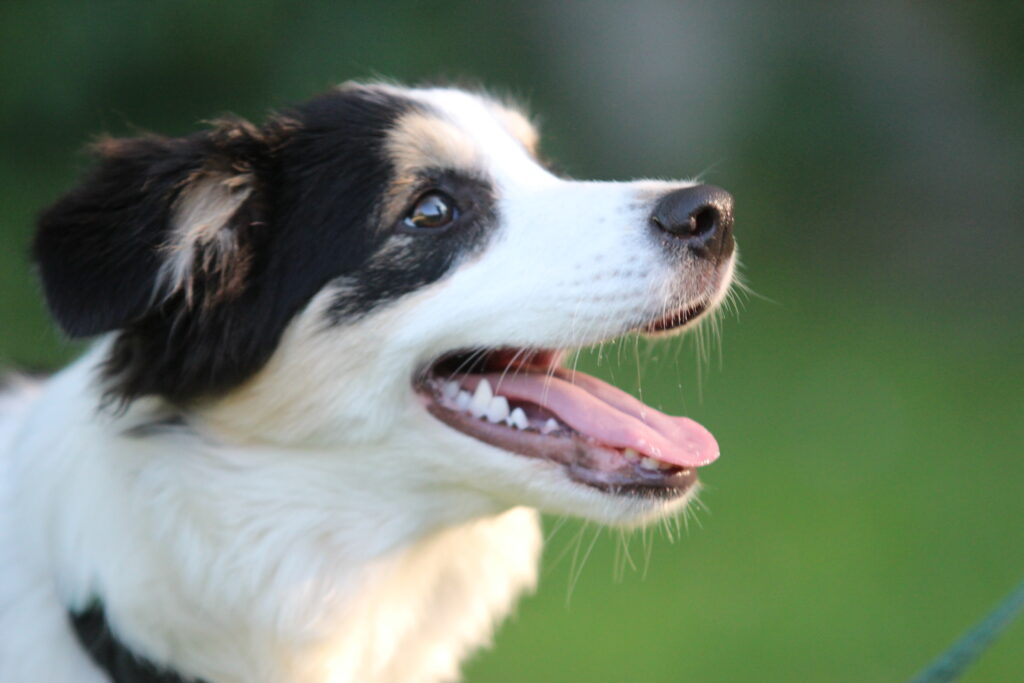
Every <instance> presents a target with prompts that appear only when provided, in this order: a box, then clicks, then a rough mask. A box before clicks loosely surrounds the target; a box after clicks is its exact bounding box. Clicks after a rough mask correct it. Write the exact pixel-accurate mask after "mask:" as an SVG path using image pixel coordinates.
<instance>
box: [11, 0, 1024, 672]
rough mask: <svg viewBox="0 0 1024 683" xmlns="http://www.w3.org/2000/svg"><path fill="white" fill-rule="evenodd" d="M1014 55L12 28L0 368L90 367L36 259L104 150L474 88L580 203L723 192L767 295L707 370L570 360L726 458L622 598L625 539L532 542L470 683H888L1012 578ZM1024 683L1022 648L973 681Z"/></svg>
mask: <svg viewBox="0 0 1024 683" xmlns="http://www.w3.org/2000/svg"><path fill="white" fill-rule="evenodd" d="M1022 25H1024V13H1022V10H1021V5H1020V4H1019V3H1009V2H1007V3H999V2H991V3H985V4H984V5H982V4H980V3H974V4H966V5H963V4H962V5H949V6H925V5H920V4H918V5H906V6H903V5H900V4H897V3H866V4H858V5H857V6H856V7H854V6H838V5H837V6H834V7H831V8H829V7H824V6H822V7H817V8H814V7H799V8H798V7H796V6H790V7H789V8H779V7H771V8H769V7H767V6H764V5H761V4H759V3H753V2H744V1H742V0H730V1H728V2H722V3H716V4H714V5H713V6H705V5H691V4H688V3H672V2H667V1H666V2H656V1H646V0H645V1H641V2H637V3H629V4H626V3H615V2H611V1H610V0H608V1H605V0H594V1H592V2H578V1H570V2H564V3H542V2H532V1H530V2H520V3H515V4H505V3H493V2H468V1H465V2H447V3H434V2H410V1H406V2H398V3H376V4H375V3H364V2H351V3H337V2H325V1H312V2H306V3H301V4H298V3H292V4H285V3H272V2H244V3H243V2H240V1H235V0H227V1H224V2H218V3H203V2H198V1H195V2H190V1H169V0H168V1H162V2H151V3H127V2H112V1H109V0H98V1H97V2H90V3H84V2H71V1H70V0H46V1H42V2H37V3H31V4H29V3H5V4H3V5H2V6H0V76H2V79H3V87H2V88H0V143H2V147H0V364H2V365H13V366H20V367H28V368H55V367H57V366H58V365H59V364H60V363H62V362H65V361H66V360H68V359H70V358H71V357H73V356H74V355H75V353H77V352H78V348H77V347H75V346H73V345H70V344H68V343H66V342H65V341H63V340H61V339H60V338H59V337H58V336H57V335H56V333H55V332H54V331H53V330H52V328H51V326H50V324H49V323H48V321H47V319H46V316H45V313H44V311H43V308H42V304H41V302H40V298H39V295H38V288H37V286H36V285H35V283H34V281H33V278H32V274H31V269H30V267H29V265H28V263H27V259H26V257H25V253H26V244H27V240H28V237H29V235H30V231H31V226H32V222H33V219H34V215H35V214H36V212H37V211H38V210H39V209H41V208H42V207H43V206H45V205H46V204H47V203H48V202H50V201H52V200H53V199H54V198H55V197H56V196H58V194H59V193H60V192H61V191H63V190H65V189H67V188H68V187H69V186H70V184H71V183H72V182H73V180H74V178H75V177H76V175H77V174H78V173H79V172H80V171H81V169H82V168H83V167H84V166H85V159H84V158H83V157H82V156H81V155H80V154H78V152H77V150H78V149H79V148H80V147H81V146H82V144H83V143H85V142H86V141H88V139H89V138H90V136H92V135H94V134H96V133H99V132H102V131H106V132H112V133H114V134H130V133H132V132H133V131H135V130H138V129H149V130H157V131H160V132H164V133H170V134H181V133H185V132H188V131H190V130H194V129H195V128H196V126H197V125H199V124H198V122H199V121H200V120H201V119H204V118H208V117H211V116H214V115H216V114H219V113H221V112H223V111H226V110H231V111H235V112H237V113H239V114H242V115H246V116H250V117H253V118H256V119H259V118H260V117H261V116H262V112H264V111H266V110H267V109H269V108H273V107H279V106H282V105H284V104H286V103H288V102H290V101H294V100H297V99H301V98H304V97H306V96H308V95H310V94H313V93H315V92H317V91H319V90H321V89H323V88H325V87H328V86H329V85H330V84H331V83H334V82H337V81H341V80H344V79H348V78H368V77H373V76H374V75H376V74H382V75H386V76H389V77H394V78H397V79H400V80H404V81H419V80H422V79H429V78H435V77H438V76H441V77H452V76H455V77H463V76H467V77H470V78H472V79H479V80H480V81H482V82H485V83H487V84H488V85H491V86H495V87H499V88H503V89H506V90H509V91H511V92H514V93H517V94H519V95H520V96H521V97H522V98H523V99H526V100H528V101H529V103H530V105H531V106H532V108H533V109H534V110H535V111H537V112H539V113H541V114H543V121H542V123H543V129H544V131H545V133H546V135H545V139H546V153H547V154H548V155H549V156H551V157H554V158H555V159H556V160H558V161H559V162H561V163H562V165H563V166H564V167H565V168H566V169H567V170H568V171H569V172H571V173H573V174H574V175H577V176H579V177H604V178H628V177H635V176H664V177H680V176H692V175H695V174H702V177H703V178H704V179H705V180H707V181H709V182H713V183H715V184H719V185H722V186H724V187H726V188H728V189H729V190H730V191H732V192H733V194H734V195H735V196H736V198H737V214H738V226H737V232H738V238H739V243H740V248H741V252H742V256H743V261H744V264H745V268H744V270H745V273H746V276H747V280H748V281H749V282H750V284H751V286H752V287H753V289H754V290H755V291H756V292H757V293H758V294H759V296H756V297H749V298H748V299H747V300H746V301H745V303H744V304H743V305H742V306H741V309H740V311H739V312H738V314H732V315H728V316H726V317H724V318H723V321H722V337H721V343H720V346H715V348H714V349H713V351H714V352H713V353H711V354H710V356H711V360H710V361H709V362H706V363H699V362H698V361H697V358H696V355H697V354H696V353H695V352H694V349H693V348H692V347H693V346H694V343H693V340H692V339H684V340H681V341H674V342H668V343H663V344H659V345H653V346H648V345H644V346H643V347H642V348H641V349H640V350H639V357H640V359H641V361H642V362H640V363H639V364H638V363H637V357H638V355H637V354H638V352H637V350H636V349H635V348H634V346H633V343H632V342H625V343H624V344H623V345H622V346H621V348H615V347H611V348H609V347H606V348H605V350H604V352H603V353H602V354H600V355H599V354H597V353H596V352H594V353H588V354H585V355H584V357H583V358H582V360H581V363H582V366H583V367H584V368H585V369H588V370H590V371H594V372H596V373H598V374H601V375H603V376H605V377H609V378H613V379H614V380H615V381H616V383H618V384H619V385H621V386H623V387H625V388H628V389H631V390H638V388H639V387H640V386H642V387H643V393H644V398H645V400H647V401H648V402H650V403H652V404H654V405H657V406H661V407H663V408H664V409H666V410H668V411H670V412H679V413H686V414H688V415H691V416H693V417H695V418H696V419H698V420H700V421H701V422H703V423H704V424H706V425H707V426H708V427H709V428H710V429H711V430H712V431H713V432H714V433H715V434H716V435H717V436H718V438H719V441H720V443H721V446H722V452H723V457H722V459H721V460H720V461H719V462H718V463H716V464H715V465H714V466H713V467H711V468H709V469H708V470H706V473H705V474H704V475H703V480H704V481H705V484H706V488H705V491H704V493H703V494H702V497H701V500H702V503H703V505H702V507H701V508H700V509H695V511H694V513H693V514H692V515H691V516H690V518H689V520H688V525H687V527H688V528H681V529H678V530H677V529H676V528H675V527H671V528H661V529H652V530H651V531H650V532H649V533H648V534H647V535H646V538H645V537H643V536H641V535H640V534H635V535H633V536H631V537H629V538H628V539H627V540H628V549H629V551H628V554H629V557H630V558H631V560H632V563H633V564H635V565H636V568H635V569H634V568H632V567H630V562H629V561H626V560H624V557H625V555H624V550H623V546H624V544H626V543H627V540H624V539H623V538H621V537H620V535H619V534H618V532H613V531H607V530H605V531H603V532H599V531H598V530H597V529H596V528H595V527H592V526H591V527H584V526H583V525H581V524H579V523H577V522H575V521H568V522H564V523H562V522H561V521H559V520H547V526H548V528H549V532H554V533H553V538H552V539H551V542H550V543H549V544H548V548H547V552H546V556H545V566H544V571H543V578H542V582H541V586H540V590H539V592H538V594H537V595H535V596H533V597H531V598H529V599H527V600H526V601H524V602H523V603H522V605H521V606H520V609H519V610H518V613H517V615H516V617H515V618H514V619H512V620H511V621H509V622H508V623H506V624H505V625H504V626H503V627H502V629H501V630H500V632H499V634H498V637H497V640H496V647H495V648H494V649H493V650H489V651H486V652H483V653H480V654H479V655H477V656H476V657H474V659H473V660H472V661H471V662H470V664H469V665H468V667H467V669H466V678H467V680H468V681H472V682H485V681H524V680H530V681H576V680H580V681H583V680H587V681H619V680H635V681H892V680H904V679H907V678H909V677H910V676H911V675H912V674H913V673H914V672H915V671H917V670H918V669H919V668H921V667H922V666H924V664H925V663H926V662H928V661H929V660H930V659H931V658H932V657H933V656H935V655H936V654H938V653H939V652H941V651H942V650H943V649H944V648H945V647H946V645H947V644H948V643H949V642H951V641H952V639H953V638H955V637H956V636H957V635H958V634H959V633H960V632H962V631H963V630H964V629H965V628H967V626H968V625H969V624H971V623H972V622H974V621H975V620H976V619H978V618H980V617H981V616H982V615H983V614H984V613H985V612H986V611H987V610H988V609H989V607H990V606H991V605H992V604H993V603H994V602H996V601H997V600H998V599H999V598H1000V597H1001V595H1003V594H1004V593H1005V592H1006V591H1008V590H1009V589H1010V588H1011V587H1012V586H1013V585H1014V584H1015V583H1016V582H1017V581H1019V580H1020V578H1021V577H1022V576H1024V543H1022V519H1024V495H1022V492H1021V489H1022V485H1024V420H1022V414H1021V413H1022V406H1024V401H1022V392H1021V386H1022V385H1024V354H1022V353H1021V339H1022V332H1024V322H1022V320H1021V311H1022V306H1021V304H1022V297H1021V294H1022V291H1024V288H1022V285H1024V281H1022V278H1021V275H1020V271H1021V266H1020V263H1021V256H1022V254H1024V230H1022V228H1024V225H1022V221H1021V216H1022V215H1024V192H1022V191H1021V188H1022V187H1024V182H1022V181H1024V164H1022V160H1024V138H1022V133H1021V121H1024V38H1022V34H1021V32H1020V30H1019V29H1020V26H1022ZM719 348H720V352H721V353H720V357H721V361H719V354H718V349H719ZM638 367H639V369H638ZM556 527H557V531H556ZM559 556H562V559H561V560H560V561H559V560H558V558H559ZM574 556H575V561H574V559H573V558H574ZM584 556H585V557H586V561H585V562H584V561H583V559H584ZM623 565H625V567H623ZM570 586H571V590H570ZM425 628H429V625H425ZM1022 672H1024V623H1018V624H1016V625H1014V626H1013V627H1012V628H1011V629H1010V631H1008V632H1007V633H1006V635H1005V636H1004V638H1003V639H1002V640H1001V641H1000V642H999V643H998V644H997V645H996V647H994V648H993V649H992V650H991V652H989V653H988V654H986V656H985V657H984V659H983V660H982V661H981V663H980V664H979V665H978V666H977V667H976V668H974V669H972V670H971V672H970V673H969V675H968V676H967V677H966V680H969V681H976V682H977V681H1011V680H1021V679H1022V678H1024V673H1022Z"/></svg>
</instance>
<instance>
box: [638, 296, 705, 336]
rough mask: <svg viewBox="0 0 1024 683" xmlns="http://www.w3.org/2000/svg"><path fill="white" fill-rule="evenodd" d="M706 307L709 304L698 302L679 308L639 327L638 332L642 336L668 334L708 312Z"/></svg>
mask: <svg viewBox="0 0 1024 683" xmlns="http://www.w3.org/2000/svg"><path fill="white" fill-rule="evenodd" d="M708 307H709V304H708V302H707V301H698V302H697V303H695V304H686V305H684V306H680V307H679V308H677V309H676V310H674V311H672V312H671V313H668V314H666V315H664V316H662V317H661V318H658V319H657V320H655V321H654V322H651V323H647V324H646V325H643V326H641V327H640V328H639V331H640V332H641V333H644V334H657V333H659V332H668V331H670V330H675V329H678V328H680V327H683V326H684V325H688V324H690V323H691V322H693V321H694V320H696V319H697V318H699V317H700V316H701V315H702V314H703V313H704V312H705V311H707V310H708Z"/></svg>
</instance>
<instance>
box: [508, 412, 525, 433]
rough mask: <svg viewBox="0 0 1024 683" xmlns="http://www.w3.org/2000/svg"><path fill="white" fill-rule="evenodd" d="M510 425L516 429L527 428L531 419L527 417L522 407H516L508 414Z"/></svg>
mask: <svg viewBox="0 0 1024 683" xmlns="http://www.w3.org/2000/svg"><path fill="white" fill-rule="evenodd" d="M508 425H509V426H510V427H515V428H516V429H526V428H527V427H529V426H530V420H529V418H527V417H526V413H525V412H523V409H522V408H516V409H515V410H513V411H512V414H511V415H509V416H508Z"/></svg>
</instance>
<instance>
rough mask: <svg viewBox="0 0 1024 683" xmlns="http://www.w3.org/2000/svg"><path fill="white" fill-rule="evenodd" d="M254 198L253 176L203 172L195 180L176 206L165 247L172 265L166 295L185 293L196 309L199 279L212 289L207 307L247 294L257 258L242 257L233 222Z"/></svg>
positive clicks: (167, 267) (166, 271)
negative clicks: (246, 284)
mask: <svg viewBox="0 0 1024 683" xmlns="http://www.w3.org/2000/svg"><path fill="white" fill-rule="evenodd" d="M251 193H252V177H251V176H250V175H248V174H236V175H227V174H224V173H217V172H203V171H201V172H198V173H196V174H194V175H193V176H192V177H190V178H189V181H188V184H187V186H186V187H185V189H184V190H182V192H181V194H180V195H179V197H178V199H177V200H176V201H175V203H174V208H173V210H172V214H171V232H172V237H171V240H170V241H169V242H168V243H167V244H166V245H165V247H164V250H165V252H166V258H167V261H166V262H165V264H164V267H163V270H162V272H161V278H160V284H161V287H162V288H163V290H164V294H165V296H169V295H171V294H173V293H176V292H184V294H185V299H186V301H187V302H188V304H189V305H191V304H192V303H193V301H192V300H193V295H194V292H193V282H194V280H195V278H196V276H199V275H201V276H203V278H204V279H205V280H206V281H207V282H208V283H209V284H210V285H212V286H211V287H210V288H209V289H208V290H207V291H206V295H205V298H204V302H203V303H204V304H205V305H211V304H213V303H215V302H216V301H219V300H222V299H224V298H230V297H231V296H232V295H233V294H235V293H237V292H238V291H240V290H241V288H242V286H243V285H244V282H245V275H246V273H247V271H248V268H249V263H250V261H251V258H250V255H249V254H247V253H242V252H243V250H242V248H241V246H240V245H239V243H238V236H237V235H236V234H235V231H234V230H232V229H230V228H229V227H228V223H229V222H230V220H231V218H232V216H234V215H235V213H236V212H237V211H238V209H239V208H240V207H241V206H242V204H243V203H244V202H245V200H246V199H248V197H249V195H250V194H251Z"/></svg>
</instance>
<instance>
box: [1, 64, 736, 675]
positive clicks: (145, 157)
mask: <svg viewBox="0 0 1024 683" xmlns="http://www.w3.org/2000/svg"><path fill="white" fill-rule="evenodd" d="M95 151H96V153H97V156H98V161H97V163H96V165H95V168H94V169H93V170H92V171H91V172H90V173H89V174H88V175H87V176H86V177H85V178H84V179H83V180H82V181H81V183H80V184H79V185H78V186H77V187H76V188H75V189H73V190H72V191H70V192H69V193H68V194H66V195H65V196H63V197H62V198H61V199H60V200H59V201H57V202H56V204H54V205H53V206H52V207H51V208H49V209H48V210H47V211H45V212H44V213H43V214H42V216H41V218H40V220H39V225H38V231H37V233H36V236H35V241H34V244H33V255H34V259H35V262H36V266H37V269H38V272H39V275H40V278H41V280H42V285H43V290H44V292H45V295H46V300H47V302H48V304H49V307H50V310H51V311H52V313H53V316H54V318H55V319H56V321H57V323H58V324H59V325H60V327H61V328H62V330H63V331H64V332H65V333H66V334H68V335H69V336H71V337H95V341H94V343H93V345H92V346H91V347H90V350H89V351H87V352H86V353H85V354H84V356H83V357H82V358H81V359H80V360H78V361H77V362H75V363H74V364H73V365H71V366H70V367H68V368H66V369H65V370H63V371H62V372H60V373H58V374H56V375H55V376H53V377H52V378H50V379H48V380H45V381H38V382H32V381H30V380H12V381H11V382H9V383H8V387H7V389H6V390H5V394H4V395H3V397H2V402H0V680H3V681H4V682H5V683H39V682H41V681H48V682H49V681H53V682H67V681H70V682H76V683H77V682H89V683H95V682H98V681H110V680H113V681H186V680H195V681H206V682H208V683H229V682H232V683H254V682H257V683H259V682H268V683H280V682H283V681H288V682H307V681H317V682H319V681H358V682H361V683H366V682H371V681H418V682H419V681H442V680H452V679H456V678H458V675H459V663H460V661H461V660H463V659H464V658H465V657H466V656H467V654H469V653H471V652H472V651H473V650H474V649H476V648H478V647H480V646H482V645H484V644H485V643H487V642H488V640H489V638H490V635H491V633H492V631H493V629H494V627H495V625H496V623H497V622H498V621H499V620H500V619H501V618H502V617H504V616H505V615H506V614H507V613H508V612H509V610H510V609H511V608H512V606H513V604H514V603H515V601H516V599H517V598H518V597H519V596H520V595H522V594H523V593H524V591H528V590H530V589H532V588H533V586H534V584H535V582H536V571H537V562H538V555H539V553H540V546H541V537H540V533H539V525H538V512H537V511H538V510H539V511H543V512H550V513H554V514H557V515H574V516H578V517H583V518H586V519H590V520H595V521H597V522H600V523H606V524H613V525H620V526H634V525H640V524H644V523H646V522H649V521H651V520H655V519H659V518H661V517H663V516H665V515H671V514H674V513H677V512H678V511H679V510H681V508H682V507H683V506H684V505H686V503H687V500H688V499H689V498H690V497H691V496H692V494H693V492H694V491H695V489H696V487H697V478H696V474H695V470H696V468H698V467H700V466H702V465H706V464H708V463H710V462H711V461H713V460H715V458H716V457H717V456H718V446H717V445H716V443H715V440H714V439H713V437H712V436H711V435H710V434H709V433H708V432H707V431H706V430H705V429H704V428H703V427H701V426H700V425H699V424H697V423H695V422H693V421H692V420H689V419H687V418H685V417H670V416H668V415H665V414H663V413H661V412H659V411H657V410H655V409H653V408H650V407H648V406H646V405H644V404H643V403H641V402H640V401H638V400H636V399H635V398H633V397H632V396H630V395H629V394H627V393H625V392H623V391H621V390H619V389H617V388H614V387H612V386H610V385H609V384H606V383H605V382H603V381H601V380H598V379H596V378H594V377H590V376H587V375H585V374H582V373H579V372H574V371H573V370H571V369H569V368H567V367H564V366H563V364H562V361H563V358H564V356H565V354H566V353H567V352H569V351H572V350H574V349H577V348H579V347H581V346H584V345H589V344H595V343H598V342H602V341H605V340H609V339H612V338H614V337H617V336H620V335H624V334H627V333H642V334H652V335H657V334H665V333H668V332H670V331H676V330H681V329H683V328H687V327H689V326H691V325H693V324H694V323H695V322H697V321H698V320H699V319H700V318H701V317H702V316H704V315H705V314H706V313H707V312H709V311H710V310H711V309H713V308H714V307H715V306H716V305H717V304H718V303H719V302H720V301H721V300H722V298H723V297H724V295H725V293H726V290H727V289H728V287H729V285H730V282H731V280H732V277H733V268H734V263H735V258H734V243H733V237H732V221H733V218H732V199H731V197H730V196H729V195H728V194H727V193H726V192H724V191H723V190H721V189H718V188H716V187H712V186H708V185H697V184H694V183H690V182H666V181H654V180H642V181H635V182H591V181H586V182H582V181H576V180H571V179H568V178H565V177H560V176H558V175H555V174H553V173H552V172H550V171H549V170H548V169H547V168H546V166H545V164H544V163H543V162H541V161H540V160H539V157H538V152H537V134H536V132H535V131H534V128H533V127H532V126H531V124H530V122H529V120H528V119H527V118H526V117H525V116H524V115H523V114H522V113H520V112H519V111H518V110H517V109H515V108H514V107H513V106H511V105H509V104H508V103H504V102H502V101H499V100H497V99H493V98H490V97H488V96H485V95H481V94H474V93H469V92H466V91H462V90H456V89H449V88H422V89H406V88H400V87H397V86H391V85H358V84H346V85H343V86H341V87H338V88H336V89H334V90H331V91H329V92H328V93H326V94H324V95H321V96H319V97H316V98H314V99H312V100H310V101H309V102H306V103H305V104H302V105H300V106H297V107H295V108H293V109H290V110H287V111H284V112H281V113H277V114H274V115H272V116H271V117H270V118H269V119H268V121H267V122H266V123H265V124H263V125H262V126H256V125H253V124H250V123H248V122H246V121H243V120H237V119H224V120H219V121H215V122H213V123H212V124H211V125H210V126H209V128H208V129H207V130H204V131H202V132H198V133H195V134H193V135H189V136H186V137H182V138H166V137H159V136H156V135H145V136H142V137H137V138H132V139H104V140H101V141H100V142H99V143H98V144H97V145H96V147H95Z"/></svg>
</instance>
